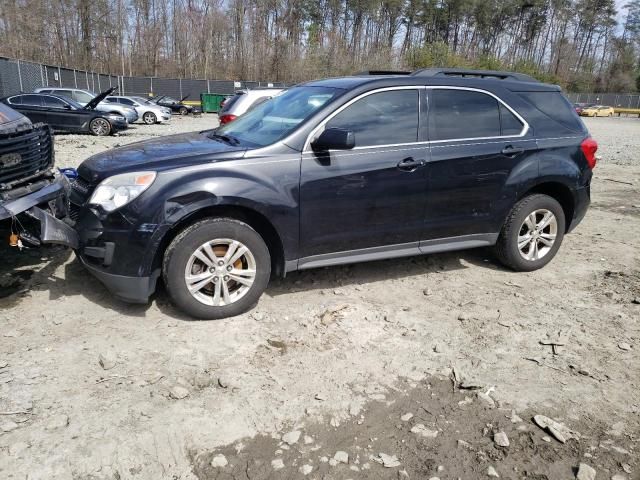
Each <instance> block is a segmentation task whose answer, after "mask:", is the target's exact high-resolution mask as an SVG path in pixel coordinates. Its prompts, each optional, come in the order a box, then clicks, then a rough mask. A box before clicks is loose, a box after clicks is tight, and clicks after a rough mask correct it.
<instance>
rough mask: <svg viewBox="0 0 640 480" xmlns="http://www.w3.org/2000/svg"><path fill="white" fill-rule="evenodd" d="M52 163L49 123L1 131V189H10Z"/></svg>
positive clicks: (42, 170) (48, 167)
mask: <svg viewBox="0 0 640 480" xmlns="http://www.w3.org/2000/svg"><path fill="white" fill-rule="evenodd" d="M52 166H53V137H52V135H51V129H50V128H49V126H48V125H43V124H39V125H35V126H33V128H29V129H27V130H21V131H15V132H11V133H4V134H0V189H6V188H12V187H13V186H15V185H17V184H19V183H21V180H23V179H30V178H32V177H34V176H36V175H37V174H38V173H40V172H44V171H46V170H48V169H50V168H51V167H52Z"/></svg>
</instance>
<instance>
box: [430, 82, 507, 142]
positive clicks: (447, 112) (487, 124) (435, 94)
mask: <svg viewBox="0 0 640 480" xmlns="http://www.w3.org/2000/svg"><path fill="white" fill-rule="evenodd" d="M499 136H500V109H499V108H498V101H497V100H496V99H495V98H493V97H492V96H490V95H486V94H484V93H480V92H472V91H467V90H445V89H442V90H441V89H434V90H432V91H431V103H430V105H429V138H430V139H431V140H455V139H462V138H482V137H499Z"/></svg>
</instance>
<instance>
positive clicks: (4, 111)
mask: <svg viewBox="0 0 640 480" xmlns="http://www.w3.org/2000/svg"><path fill="white" fill-rule="evenodd" d="M30 125H31V120H29V119H28V118H27V117H25V116H24V115H22V114H21V113H18V112H16V111H15V110H13V109H12V108H9V107H8V106H7V105H5V104H4V103H0V133H1V132H6V131H9V130H15V129H16V128H20V127H27V126H30Z"/></svg>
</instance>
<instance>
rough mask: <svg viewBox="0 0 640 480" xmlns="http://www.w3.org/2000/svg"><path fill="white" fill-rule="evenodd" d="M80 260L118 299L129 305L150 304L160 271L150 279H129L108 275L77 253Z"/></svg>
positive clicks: (154, 273) (122, 276)
mask: <svg viewBox="0 0 640 480" xmlns="http://www.w3.org/2000/svg"><path fill="white" fill-rule="evenodd" d="M76 255H77V257H78V260H80V263H82V265H84V267H85V268H86V269H87V270H89V273H91V274H92V275H93V276H94V277H96V278H97V279H98V280H100V282H101V283H102V284H103V285H104V286H105V287H107V290H109V292H111V294H112V295H114V296H115V297H116V298H119V299H120V300H122V301H125V302H129V303H148V302H149V297H150V296H151V295H152V294H153V292H154V291H155V289H156V282H157V281H158V277H159V276H160V270H156V271H155V272H153V274H152V275H151V276H149V277H128V276H124V275H114V274H112V273H107V272H105V271H104V270H101V269H100V268H98V267H95V266H93V265H91V264H89V263H88V262H87V260H86V259H85V258H84V257H83V255H82V254H80V253H79V252H76Z"/></svg>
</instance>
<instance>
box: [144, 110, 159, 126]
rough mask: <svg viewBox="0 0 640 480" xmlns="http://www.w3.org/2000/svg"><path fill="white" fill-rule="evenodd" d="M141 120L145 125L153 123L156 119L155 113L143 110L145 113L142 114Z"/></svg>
mask: <svg viewBox="0 0 640 480" xmlns="http://www.w3.org/2000/svg"><path fill="white" fill-rule="evenodd" d="M142 121H143V122H144V123H146V124H147V125H153V124H154V123H156V122H157V121H158V118H157V117H156V114H155V113H153V112H145V114H144V115H142Z"/></svg>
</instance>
